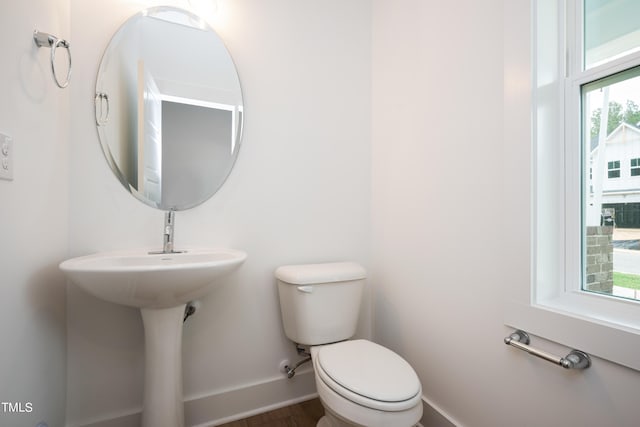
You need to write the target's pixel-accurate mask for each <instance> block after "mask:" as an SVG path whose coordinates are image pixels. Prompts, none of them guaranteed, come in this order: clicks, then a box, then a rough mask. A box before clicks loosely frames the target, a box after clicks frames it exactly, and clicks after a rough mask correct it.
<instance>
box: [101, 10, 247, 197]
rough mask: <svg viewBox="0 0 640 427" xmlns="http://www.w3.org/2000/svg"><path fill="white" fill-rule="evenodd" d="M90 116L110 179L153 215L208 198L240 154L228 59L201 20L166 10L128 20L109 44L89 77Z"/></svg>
mask: <svg viewBox="0 0 640 427" xmlns="http://www.w3.org/2000/svg"><path fill="white" fill-rule="evenodd" d="M95 113H96V125H97V129H98V134H99V138H100V143H101V145H102V150H103V152H104V155H105V157H106V159H107V162H108V163H109V166H110V167H111V169H112V171H113V173H114V174H115V175H116V177H117V178H118V179H119V180H120V182H121V183H122V185H123V186H124V187H125V188H126V189H127V190H128V191H129V192H130V193H131V194H133V195H134V196H135V197H136V198H137V199H139V200H141V201H142V202H144V203H146V204H147V205H149V206H152V207H155V208H158V209H162V210H184V209H188V208H191V207H194V206H196V205H199V204H200V203H202V202H204V201H205V200H207V199H209V197H211V196H212V195H213V194H214V193H215V192H216V191H217V190H218V189H219V188H220V186H221V185H222V184H223V183H224V181H225V180H226V178H227V176H228V175H229V173H230V172H231V169H232V167H233V164H234V162H235V160H236V157H237V155H238V150H239V148H240V140H241V137H242V123H243V105H242V90H241V88H240V81H239V79H238V74H237V72H236V68H235V66H234V63H233V60H232V59H231V56H230V55H229V52H228V51H227V49H226V48H225V46H224V44H223V42H222V40H221V39H220V37H218V35H217V34H216V33H215V32H214V31H213V29H211V28H210V27H209V26H208V25H207V24H206V23H205V22H204V21H203V20H202V19H201V18H199V17H198V16H196V15H194V14H192V13H190V12H188V11H185V10H182V9H178V8H174V7H165V6H163V7H155V8H151V9H148V10H145V11H143V12H141V13H139V14H137V15H134V16H133V17H131V18H130V19H129V20H127V21H126V22H125V23H124V24H123V25H122V26H121V27H120V29H119V30H118V31H117V32H116V34H115V35H114V36H113V38H112V39H111V41H110V43H109V46H107V49H106V51H105V53H104V55H103V57H102V62H101V63H100V67H99V69H98V76H97V81H96V96H95Z"/></svg>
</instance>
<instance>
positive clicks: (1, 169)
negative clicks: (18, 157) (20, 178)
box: [0, 133, 13, 181]
mask: <svg viewBox="0 0 640 427" xmlns="http://www.w3.org/2000/svg"><path fill="white" fill-rule="evenodd" d="M0 179H6V180H8V181H13V139H12V138H11V137H10V136H8V135H4V134H2V133H0Z"/></svg>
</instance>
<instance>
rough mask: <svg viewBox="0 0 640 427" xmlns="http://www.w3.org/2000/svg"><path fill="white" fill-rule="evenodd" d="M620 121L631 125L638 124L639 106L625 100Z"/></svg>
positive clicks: (639, 116) (639, 118)
mask: <svg viewBox="0 0 640 427" xmlns="http://www.w3.org/2000/svg"><path fill="white" fill-rule="evenodd" d="M622 121H623V122H625V123H628V124H630V125H632V126H636V127H637V126H638V123H640V107H638V104H636V103H635V102H633V101H631V100H629V99H628V100H627V105H626V107H625V110H624V114H623V115H622Z"/></svg>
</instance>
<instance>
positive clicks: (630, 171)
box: [629, 157, 640, 176]
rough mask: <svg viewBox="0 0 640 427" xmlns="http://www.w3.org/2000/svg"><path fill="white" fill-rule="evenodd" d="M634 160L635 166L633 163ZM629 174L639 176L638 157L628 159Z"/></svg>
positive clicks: (639, 159) (639, 161)
mask: <svg viewBox="0 0 640 427" xmlns="http://www.w3.org/2000/svg"><path fill="white" fill-rule="evenodd" d="M634 160H635V161H636V165H635V166H634V165H633V161H634ZM634 172H635V173H634ZM629 176H640V157H635V158H633V159H629Z"/></svg>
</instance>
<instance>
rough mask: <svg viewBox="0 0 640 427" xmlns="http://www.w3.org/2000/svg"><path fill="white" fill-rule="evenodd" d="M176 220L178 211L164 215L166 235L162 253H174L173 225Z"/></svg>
mask: <svg viewBox="0 0 640 427" xmlns="http://www.w3.org/2000/svg"><path fill="white" fill-rule="evenodd" d="M175 220H176V211H173V210H170V211H167V212H165V213H164V233H163V235H162V236H163V238H162V253H163V254H170V253H173V224H174V223H175Z"/></svg>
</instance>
